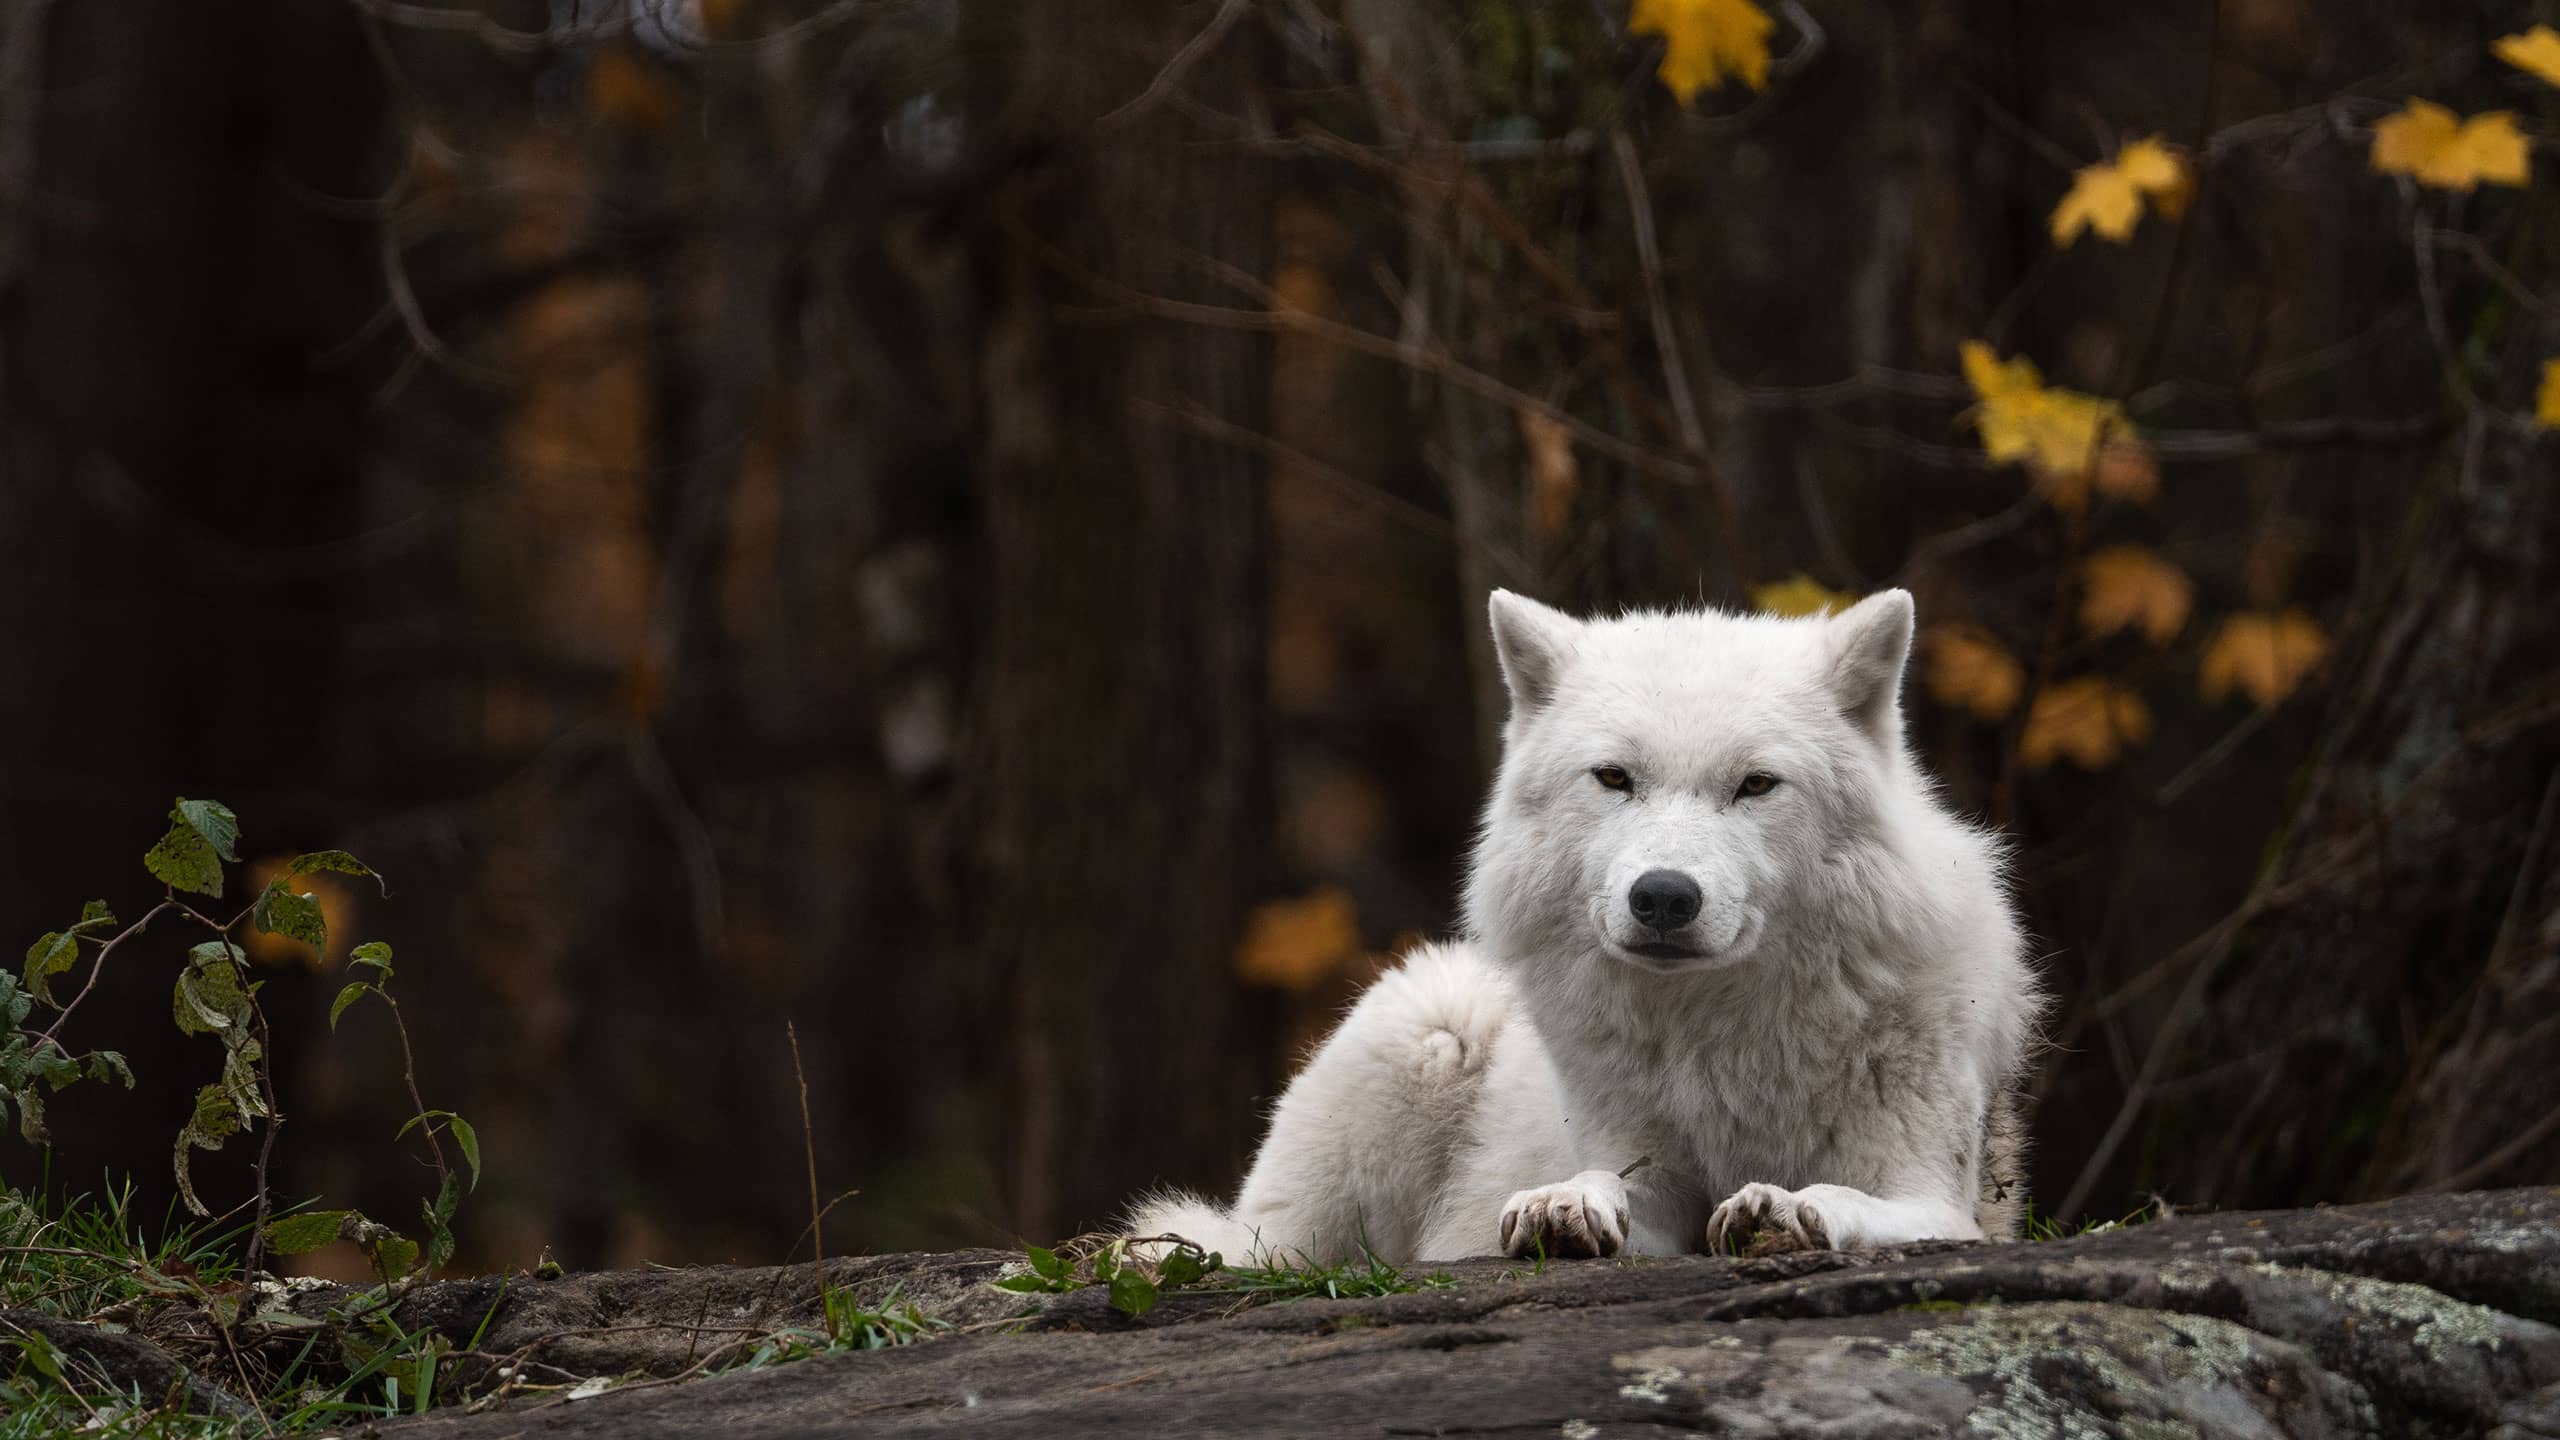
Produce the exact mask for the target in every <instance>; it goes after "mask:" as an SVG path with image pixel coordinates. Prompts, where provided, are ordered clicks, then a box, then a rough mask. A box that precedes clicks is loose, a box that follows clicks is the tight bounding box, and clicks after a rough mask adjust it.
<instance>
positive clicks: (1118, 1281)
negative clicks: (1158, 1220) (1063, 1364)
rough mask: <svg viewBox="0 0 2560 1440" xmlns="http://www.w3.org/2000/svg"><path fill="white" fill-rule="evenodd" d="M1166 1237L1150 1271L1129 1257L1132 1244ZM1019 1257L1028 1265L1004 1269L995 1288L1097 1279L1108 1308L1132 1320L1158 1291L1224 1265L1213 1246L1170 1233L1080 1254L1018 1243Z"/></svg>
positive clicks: (1042, 1289) (1031, 1289)
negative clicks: (1165, 1247)
mask: <svg viewBox="0 0 2560 1440" xmlns="http://www.w3.org/2000/svg"><path fill="white" fill-rule="evenodd" d="M1166 1242H1169V1243H1171V1244H1172V1245H1173V1247H1174V1248H1173V1249H1171V1250H1169V1251H1167V1252H1166V1253H1165V1254H1164V1255H1163V1256H1162V1257H1161V1258H1159V1259H1158V1260H1157V1261H1156V1262H1155V1265H1154V1270H1155V1273H1154V1274H1153V1275H1149V1274H1148V1273H1147V1271H1146V1269H1145V1268H1143V1267H1142V1266H1140V1265H1139V1264H1138V1263H1136V1262H1134V1261H1132V1260H1130V1258H1129V1247H1130V1245H1132V1244H1140V1245H1149V1244H1157V1243H1166ZM1022 1258H1023V1260H1024V1261H1025V1262H1026V1263H1028V1264H1029V1265H1030V1266H1031V1271H1030V1273H1029V1274H1026V1275H1008V1276H1006V1277H1005V1278H1003V1279H1001V1280H997V1281H994V1282H993V1283H994V1285H995V1287H996V1288H997V1289H999V1290H1009V1291H1012V1292H1013V1293H1015V1294H1017V1295H1063V1294H1066V1293H1067V1292H1069V1291H1072V1290H1082V1289H1084V1288H1086V1287H1087V1286H1092V1285H1101V1286H1105V1287H1108V1288H1109V1290H1110V1292H1111V1308H1112V1309H1114V1310H1117V1311H1119V1312H1120V1313H1121V1314H1123V1315H1126V1316H1128V1317H1129V1318H1130V1319H1132V1320H1135V1319H1137V1318H1138V1317H1139V1316H1141V1315H1144V1314H1146V1313H1147V1312H1148V1311H1150V1310H1152V1309H1154V1308H1155V1305H1156V1301H1157V1300H1158V1299H1159V1298H1161V1293H1162V1292H1163V1291H1167V1290H1179V1289H1181V1288H1182V1287H1184V1286H1186V1285H1192V1284H1196V1283H1198V1282H1199V1281H1200V1280H1201V1279H1202V1278H1203V1277H1205V1276H1208V1275H1211V1274H1214V1273H1215V1272H1217V1271H1218V1270H1220V1269H1222V1268H1224V1267H1225V1265H1226V1258H1225V1257H1224V1256H1222V1255H1219V1254H1218V1253H1217V1252H1215V1251H1203V1250H1202V1249H1201V1248H1200V1247H1199V1246H1197V1245H1194V1244H1192V1243H1191V1242H1190V1241H1188V1240H1183V1239H1180V1238H1179V1237H1176V1236H1172V1235H1159V1236H1155V1237H1153V1238H1152V1239H1140V1240H1136V1241H1131V1240H1126V1239H1121V1240H1114V1241H1112V1242H1111V1243H1110V1244H1108V1245H1105V1246H1103V1247H1101V1248H1100V1249H1098V1250H1095V1251H1094V1252H1093V1253H1092V1254H1090V1255H1087V1256H1085V1257H1083V1258H1082V1259H1081V1260H1079V1259H1076V1258H1074V1257H1072V1256H1066V1255H1061V1254H1059V1253H1058V1252H1057V1251H1055V1250H1047V1249H1043V1248H1042V1247H1040V1246H1038V1245H1026V1246H1024V1247H1023V1248H1022Z"/></svg>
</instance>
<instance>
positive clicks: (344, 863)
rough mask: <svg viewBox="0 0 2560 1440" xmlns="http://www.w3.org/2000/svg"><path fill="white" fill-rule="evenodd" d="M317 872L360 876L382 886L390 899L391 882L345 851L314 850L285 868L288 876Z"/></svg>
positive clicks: (300, 856) (287, 862)
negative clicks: (325, 871)
mask: <svg viewBox="0 0 2560 1440" xmlns="http://www.w3.org/2000/svg"><path fill="white" fill-rule="evenodd" d="M316 870H327V871H330V872H331V873H333V874H338V875H360V876H363V877H365V878H366V879H369V880H371V881H373V883H374V884H376V885H379V886H381V887H382V893H383V896H384V898H386V899H388V898H389V897H390V895H391V882H390V881H388V880H385V879H383V878H382V875H381V873H380V872H379V871H376V870H375V869H374V868H373V867H372V866H370V865H367V864H366V863H364V862H363V861H361V860H359V859H357V858H356V857H354V856H353V855H350V854H348V853H347V852H346V851H344V850H313V851H310V852H308V853H307V854H302V855H296V856H294V857H293V858H292V859H291V860H288V861H286V862H285V867H284V873H286V874H287V875H308V874H311V873H312V872H313V871H316Z"/></svg>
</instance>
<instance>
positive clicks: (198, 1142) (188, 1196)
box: [173, 1085, 240, 1216]
mask: <svg viewBox="0 0 2560 1440" xmlns="http://www.w3.org/2000/svg"><path fill="white" fill-rule="evenodd" d="M238 1133H240V1118H239V1116H238V1115H237V1114H236V1113H235V1112H234V1111H233V1110H232V1108H231V1097H230V1096H228V1095H226V1094H224V1093H222V1087H221V1086H219V1085H207V1086H206V1087H204V1088H203V1089H202V1090H199V1091H197V1092H196V1108H195V1113H194V1114H193V1115H192V1116H190V1117H189V1118H188V1120H187V1126H186V1128H185V1129H183V1130H180V1131H179V1132H178V1143H177V1145H176V1146H175V1147H173V1149H174V1154H175V1157H176V1165H175V1169H176V1172H177V1176H178V1197H179V1198H180V1199H182V1200H184V1201H186V1202H187V1208H188V1209H189V1210H191V1211H193V1212H195V1213H196V1214H198V1215H204V1216H210V1215H212V1214H213V1211H212V1210H211V1209H209V1208H207V1207H206V1205H205V1203H204V1201H202V1200H201V1199H198V1198H197V1196H196V1184H195V1177H194V1176H193V1175H192V1174H190V1173H189V1172H188V1169H187V1158H188V1157H187V1152H188V1151H189V1150H219V1149H221V1148H222V1142H223V1141H225V1140H227V1139H229V1138H230V1137H232V1136H233V1135H236V1134H238Z"/></svg>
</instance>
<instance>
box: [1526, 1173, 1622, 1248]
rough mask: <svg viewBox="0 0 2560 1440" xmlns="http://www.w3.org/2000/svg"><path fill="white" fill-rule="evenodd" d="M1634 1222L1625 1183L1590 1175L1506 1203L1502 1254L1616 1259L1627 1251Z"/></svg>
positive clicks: (1543, 1186) (1606, 1176)
mask: <svg viewBox="0 0 2560 1440" xmlns="http://www.w3.org/2000/svg"><path fill="white" fill-rule="evenodd" d="M1631 1219H1632V1217H1631V1216H1630V1215H1629V1213H1628V1209H1627V1187H1626V1184H1625V1182H1623V1181H1621V1180H1620V1179H1619V1178H1618V1177H1617V1176H1615V1175H1612V1174H1610V1173H1609V1172H1608V1171H1606V1170H1586V1171H1584V1172H1583V1173H1581V1174H1579V1175H1576V1176H1574V1177H1573V1178H1572V1179H1570V1180H1567V1181H1564V1182H1563V1183H1561V1184H1556V1185H1541V1186H1539V1187H1538V1188H1537V1189H1535V1190H1521V1191H1517V1192H1515V1193H1514V1194H1513V1195H1512V1197H1511V1198H1510V1199H1509V1200H1506V1201H1504V1202H1503V1204H1502V1253H1503V1254H1505V1255H1512V1256H1522V1255H1537V1254H1544V1255H1546V1256H1547V1257H1548V1258H1550V1259H1563V1258H1567V1257H1577V1256H1580V1257H1588V1256H1600V1257H1606V1256H1610V1255H1615V1254H1617V1253H1618V1252H1619V1251H1620V1250H1623V1249H1625V1248H1626V1245H1627V1228H1628V1226H1629V1224H1630V1222H1631Z"/></svg>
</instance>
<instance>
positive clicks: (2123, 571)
mask: <svg viewBox="0 0 2560 1440" xmlns="http://www.w3.org/2000/svg"><path fill="white" fill-rule="evenodd" d="M2080 579H2081V586H2080V625H2081V628H2083V629H2085V630H2087V631H2088V632H2089V633H2090V634H2092V635H2113V634H2115V633H2116V632H2117V631H2119V630H2122V629H2125V628H2126V627H2128V626H2132V625H2139V626H2141V627H2142V633H2143V634H2144V635H2145V636H2147V637H2149V638H2150V641H2151V643H2152V644H2154V645H2166V644H2168V643H2169V642H2170V641H2171V640H2174V639H2176V638H2177V636H2178V632H2179V631H2180V630H2182V629H2184V628H2185V627H2186V623H2187V611H2188V609H2189V608H2190V607H2192V606H2193V605H2194V603H2195V586H2193V585H2192V584H2190V583H2188V580H2187V574H2186V572H2185V571H2183V570H2181V569H2179V568H2178V567H2177V566H2175V565H2172V564H2170V563H2169V562H2168V561H2167V560H2165V559H2162V558H2161V557H2160V554H2159V552H2157V551H2153V550H2146V549H2144V548H2143V547H2141V546H2139V545H2110V546H2108V547H2107V548H2106V549H2104V550H2101V551H2099V552H2098V553H2096V554H2095V555H2092V556H2090V557H2089V558H2088V560H2087V561H2086V562H2085V563H2084V564H2083V565H2082V566H2081V569H2080Z"/></svg>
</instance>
